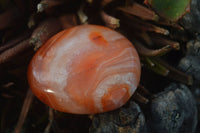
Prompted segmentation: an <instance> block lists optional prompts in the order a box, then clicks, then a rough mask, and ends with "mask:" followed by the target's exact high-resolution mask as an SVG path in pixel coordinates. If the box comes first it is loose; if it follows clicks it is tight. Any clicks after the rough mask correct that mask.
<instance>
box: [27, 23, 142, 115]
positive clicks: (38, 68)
mask: <svg viewBox="0 0 200 133" xmlns="http://www.w3.org/2000/svg"><path fill="white" fill-rule="evenodd" d="M140 69H141V68H140V61H139V57H138V54H137V52H136V50H135V48H134V47H133V45H132V44H131V42H130V41H129V40H127V39H126V38H125V37H124V36H122V35H121V34H119V33H118V32H116V31H113V30H111V29H109V28H106V27H103V26H96V25H81V26H76V27H73V28H70V29H67V30H64V31H61V32H60V33H58V34H56V35H55V36H53V37H52V38H51V39H49V40H48V41H47V42H46V43H45V44H44V45H43V46H42V47H41V48H40V49H39V50H38V52H37V53H36V54H35V56H34V57H33V59H32V60H31V62H30V65H29V68H28V82H29V85H30V88H31V89H32V91H33V93H34V94H35V95H36V96H37V97H38V98H39V99H40V100H41V101H42V102H44V103H45V104H47V105H48V106H50V107H52V108H54V109H56V110H59V111H62V112H67V113H73V114H95V113H102V112H106V111H111V110H114V109H117V108H119V107H121V106H122V105H124V104H125V103H126V102H127V101H128V99H129V98H130V97H131V96H132V94H133V93H134V91H135V90H136V88H137V85H138V83H139V80H140Z"/></svg>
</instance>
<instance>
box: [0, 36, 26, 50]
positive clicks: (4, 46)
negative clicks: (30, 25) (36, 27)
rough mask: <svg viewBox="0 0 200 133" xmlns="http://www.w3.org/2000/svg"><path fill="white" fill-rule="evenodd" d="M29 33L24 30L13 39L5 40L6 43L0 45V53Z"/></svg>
mask: <svg viewBox="0 0 200 133" xmlns="http://www.w3.org/2000/svg"><path fill="white" fill-rule="evenodd" d="M29 35H30V34H29V33H27V32H25V33H23V34H21V35H19V36H17V37H16V38H15V39H13V40H11V41H9V42H7V43H6V44H3V46H1V47H0V53H1V52H3V51H5V50H6V49H8V48H11V47H13V46H15V45H16V44H17V43H19V42H20V41H22V40H24V39H25V38H27V37H28V36H29Z"/></svg>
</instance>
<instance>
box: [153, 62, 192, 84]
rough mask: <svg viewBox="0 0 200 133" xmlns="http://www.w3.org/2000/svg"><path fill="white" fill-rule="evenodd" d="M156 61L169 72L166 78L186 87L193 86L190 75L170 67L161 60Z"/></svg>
mask: <svg viewBox="0 0 200 133" xmlns="http://www.w3.org/2000/svg"><path fill="white" fill-rule="evenodd" d="M157 61H158V62H159V63H160V64H162V65H163V66H165V67H166V68H167V69H168V70H169V74H168V75H167V77H169V78H170V79H173V80H176V81H178V82H181V83H184V84H187V85H192V84H193V78H192V77H191V76H190V75H188V74H186V73H184V72H181V71H180V70H178V69H176V68H174V67H172V66H170V65H169V64H167V63H166V62H164V61H163V60H161V59H157Z"/></svg>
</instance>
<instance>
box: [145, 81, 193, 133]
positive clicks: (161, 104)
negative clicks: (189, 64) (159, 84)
mask: <svg viewBox="0 0 200 133" xmlns="http://www.w3.org/2000/svg"><path fill="white" fill-rule="evenodd" d="M150 108H151V109H150V112H149V114H148V115H147V118H148V122H147V124H148V127H149V130H150V131H151V132H152V133H194V132H195V129H196V125H197V108H196V105H195V100H194V98H193V96H192V94H191V92H190V91H189V89H188V88H187V87H186V86H185V85H179V84H175V83H172V84H170V85H169V86H168V87H167V88H166V89H165V91H163V92H161V93H159V94H156V95H155V96H154V98H153V99H152V102H151V105H150Z"/></svg>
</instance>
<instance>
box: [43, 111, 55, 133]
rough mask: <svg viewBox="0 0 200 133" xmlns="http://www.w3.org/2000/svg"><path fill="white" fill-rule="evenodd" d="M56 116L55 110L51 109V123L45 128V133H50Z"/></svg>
mask: <svg viewBox="0 0 200 133" xmlns="http://www.w3.org/2000/svg"><path fill="white" fill-rule="evenodd" d="M53 119H54V115H53V109H52V108H49V123H48V125H47V126H46V128H45V131H44V133H50V129H51V125H52V123H53Z"/></svg>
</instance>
